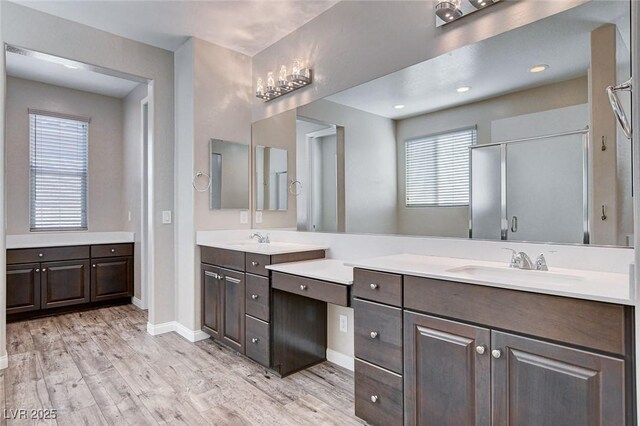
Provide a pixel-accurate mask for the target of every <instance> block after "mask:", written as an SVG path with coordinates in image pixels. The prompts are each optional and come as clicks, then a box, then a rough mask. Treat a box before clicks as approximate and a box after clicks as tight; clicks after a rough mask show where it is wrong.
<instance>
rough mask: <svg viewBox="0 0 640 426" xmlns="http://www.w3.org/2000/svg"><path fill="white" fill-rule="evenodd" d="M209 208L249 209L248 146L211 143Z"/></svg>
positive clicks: (235, 143) (223, 142)
mask: <svg viewBox="0 0 640 426" xmlns="http://www.w3.org/2000/svg"><path fill="white" fill-rule="evenodd" d="M209 173H210V175H211V188H210V196H209V208H210V209H211V210H222V209H238V210H248V209H249V145H247V144H243V143H239V142H230V141H223V140H220V139H211V141H210V143H209Z"/></svg>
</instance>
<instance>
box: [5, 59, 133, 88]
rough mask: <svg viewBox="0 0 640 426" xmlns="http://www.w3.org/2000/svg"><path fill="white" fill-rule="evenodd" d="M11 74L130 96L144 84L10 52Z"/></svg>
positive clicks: (69, 86)
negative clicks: (139, 85) (136, 88)
mask: <svg viewBox="0 0 640 426" xmlns="http://www.w3.org/2000/svg"><path fill="white" fill-rule="evenodd" d="M7 75H9V76H11V77H19V78H24V79H27V80H34V81H39V82H41V83H48V84H53V85H55V86H62V87H68V88H70V89H76V90H83V91H85V92H91V93H97V94H100V95H105V96H112V97H116V98H123V97H125V96H127V95H128V94H129V93H130V92H131V91H132V90H133V89H134V88H135V87H136V86H137V85H138V84H140V83H139V82H135V81H130V80H125V79H122V78H118V77H112V76H109V75H105V74H101V73H97V72H94V71H91V70H88V69H83V68H79V69H71V68H68V67H66V66H64V65H63V64H62V63H61V62H55V61H53V60H43V59H39V58H36V57H34V56H28V55H21V54H18V53H12V52H7Z"/></svg>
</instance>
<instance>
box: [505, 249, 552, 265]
mask: <svg viewBox="0 0 640 426" xmlns="http://www.w3.org/2000/svg"><path fill="white" fill-rule="evenodd" d="M504 250H509V251H511V261H510V262H509V267H510V268H516V269H526V270H536V271H548V270H549V268H548V267H547V260H546V259H545V258H544V254H540V255H539V256H538V257H537V258H536V261H535V263H534V262H533V261H532V260H531V258H530V257H529V255H528V254H527V253H525V252H523V251H516V250H514V249H511V248H504Z"/></svg>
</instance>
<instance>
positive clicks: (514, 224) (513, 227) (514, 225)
mask: <svg viewBox="0 0 640 426" xmlns="http://www.w3.org/2000/svg"><path fill="white" fill-rule="evenodd" d="M511 232H518V216H512V217H511Z"/></svg>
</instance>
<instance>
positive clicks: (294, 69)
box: [291, 59, 300, 78]
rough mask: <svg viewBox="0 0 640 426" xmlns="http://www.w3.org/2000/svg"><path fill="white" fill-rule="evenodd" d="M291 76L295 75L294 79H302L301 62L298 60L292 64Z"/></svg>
mask: <svg viewBox="0 0 640 426" xmlns="http://www.w3.org/2000/svg"><path fill="white" fill-rule="evenodd" d="M291 75H293V78H298V77H300V61H299V60H298V59H294V60H293V63H292V64H291Z"/></svg>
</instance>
